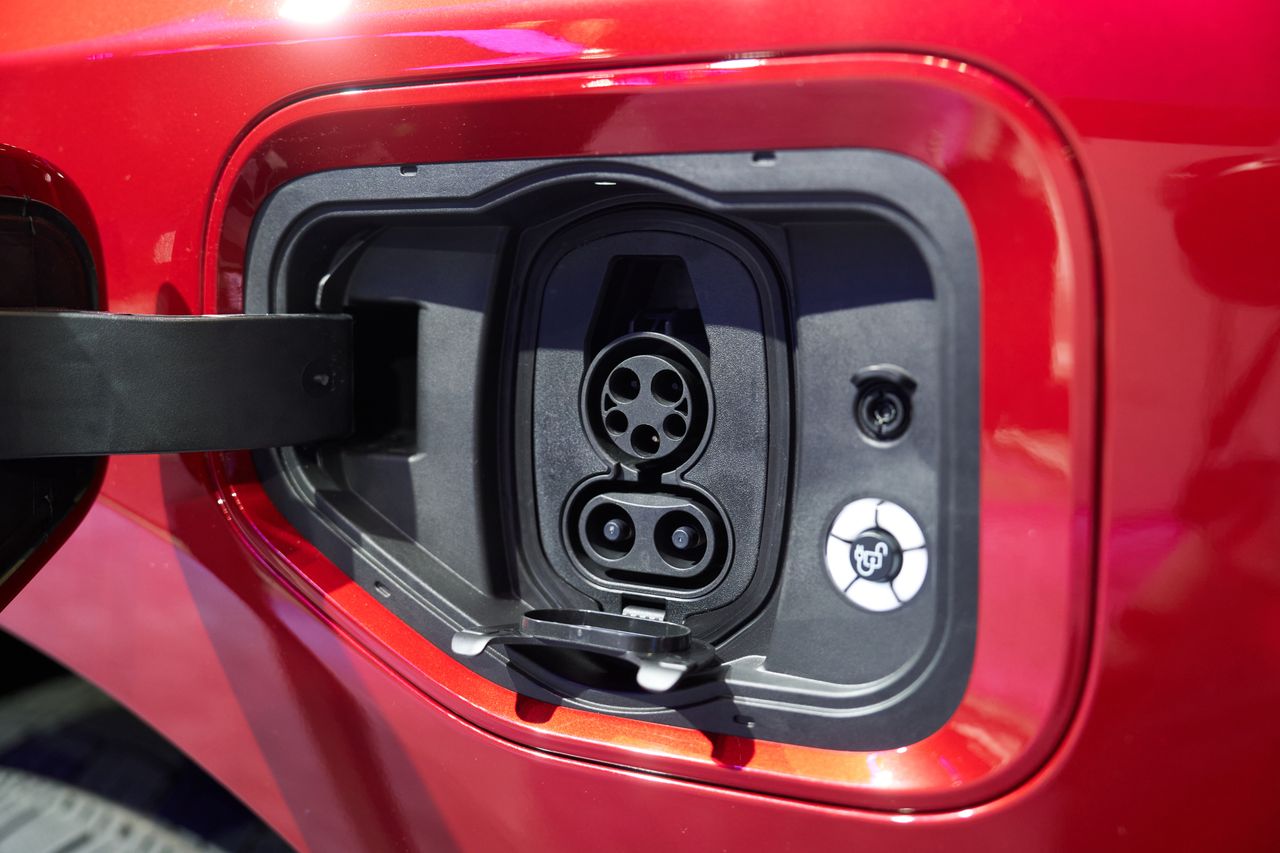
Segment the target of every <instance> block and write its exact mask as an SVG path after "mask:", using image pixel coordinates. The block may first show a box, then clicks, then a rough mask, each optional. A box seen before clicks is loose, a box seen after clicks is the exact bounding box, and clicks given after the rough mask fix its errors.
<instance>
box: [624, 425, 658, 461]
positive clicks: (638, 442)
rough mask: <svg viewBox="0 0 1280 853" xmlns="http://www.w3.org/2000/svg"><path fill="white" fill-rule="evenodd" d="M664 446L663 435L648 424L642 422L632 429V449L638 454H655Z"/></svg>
mask: <svg viewBox="0 0 1280 853" xmlns="http://www.w3.org/2000/svg"><path fill="white" fill-rule="evenodd" d="M661 448H662V436H660V435H658V431H657V430H656V429H654V428H653V427H651V426H649V425H648V424H641V425H640V426H638V427H636V428H635V429H634V430H632V431H631V449H632V450H634V451H635V453H636V455H637V456H653V455H654V454H655V453H657V452H658V451H659V450H660V449H661Z"/></svg>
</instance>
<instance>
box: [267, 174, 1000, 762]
mask: <svg viewBox="0 0 1280 853" xmlns="http://www.w3.org/2000/svg"><path fill="white" fill-rule="evenodd" d="M245 296H246V310H247V311H250V312H259V313H267V312H286V311H287V312H298V311H305V310H317V311H337V310H346V311H348V312H349V313H351V314H352V315H353V316H354V317H355V318H356V320H355V323H356V330H355V334H356V348H357V349H356V366H355V370H356V388H357V391H356V394H357V399H358V400H360V401H362V402H360V403H359V404H358V405H359V407H360V408H359V409H358V410H357V413H356V416H357V417H356V423H357V436H356V439H353V440H351V441H348V442H344V443H334V444H324V445H315V446H309V447H299V448H292V449H287V450H283V451H273V452H269V453H261V454H259V455H258V462H259V465H260V468H261V470H262V472H263V476H264V480H265V482H266V485H267V488H268V491H269V492H270V493H271V495H272V497H273V499H274V500H275V501H276V503H277V504H278V505H279V507H280V509H281V510H282V512H284V514H285V515H286V516H287V517H288V518H289V519H290V521H291V522H292V523H293V524H294V525H295V526H297V527H298V529H299V530H301V531H302V532H303V533H304V535H306V536H307V537H308V538H309V539H311V541H313V542H314V543H315V544H316V545H317V546H318V547H319V548H320V549H321V550H323V551H324V552H325V553H326V554H327V555H328V556H329V557H330V558H331V559H333V560H334V561H335V562H336V563H337V564H338V565H339V566H341V567H342V568H343V569H344V570H345V571H347V572H348V573H349V574H350V575H351V577H352V578H353V579H354V580H355V581H356V582H357V583H360V584H361V585H363V586H365V587H366V588H368V589H371V590H375V591H376V592H377V593H378V594H379V595H380V596H381V597H382V600H383V601H384V602H385V603H386V605H387V606H388V607H389V608H391V609H392V610H393V611H394V612H395V613H397V614H398V615H399V616H401V617H402V618H404V619H405V620H406V621H408V622H409V623H410V624H412V625H413V626H414V627H415V628H417V629H418V630H419V631H420V632H421V633H422V634H423V635H424V636H426V637H427V638H428V639H429V640H431V641H432V642H435V643H436V644H438V645H441V646H442V647H447V646H448V643H449V638H450V636H451V635H452V634H453V633H454V632H455V631H458V630H460V629H471V628H474V627H476V626H484V625H510V624H514V623H517V622H519V620H520V619H521V617H522V616H523V614H524V613H526V612H527V611H529V610H534V609H539V608H555V609H558V610H566V609H567V610H573V609H584V610H599V611H604V612H609V613H616V614H626V615H628V616H630V617H633V618H648V619H654V618H657V619H662V620H665V621H667V622H670V623H674V624H681V625H684V626H686V627H687V628H688V629H689V630H690V632H691V636H692V637H693V638H694V639H696V640H697V641H698V642H700V643H706V644H709V645H710V647H711V648H712V649H713V650H714V654H715V655H716V657H717V659H718V660H719V662H720V665H719V666H718V667H712V668H702V667H700V668H699V669H698V673H697V674H696V676H691V677H689V678H685V679H682V680H681V681H680V682H679V684H676V685H675V686H673V687H672V688H671V689H669V690H667V692H665V693H662V694H660V695H655V694H650V693H647V692H645V691H643V690H639V689H637V688H636V685H635V679H634V677H633V676H628V675H626V674H625V673H620V672H619V670H618V667H619V666H626V664H625V663H624V664H619V663H618V662H617V661H616V660H612V659H606V658H602V657H599V656H594V655H592V654H591V653H589V652H584V651H582V650H572V649H570V650H565V649H563V648H551V647H541V646H537V645H533V646H525V645H519V644H517V645H511V646H501V647H490V648H488V649H487V650H485V651H484V652H483V653H480V654H477V655H476V656H474V657H466V658H464V660H465V662H466V663H467V665H468V666H471V667H472V668H474V669H475V670H476V671H477V672H479V673H481V674H483V675H484V676H486V677H487V678H490V679H491V680H494V681H496V682H499V683H501V684H503V685H505V686H508V687H510V688H511V689H514V690H517V691H519V692H522V693H525V694H529V695H533V696H536V697H538V698H540V699H543V700H546V701H551V702H557V703H563V704H571V705H576V706H578V707H584V708H589V709H591V710H594V711H598V712H602V713H609V714H615V715H620V716H630V715H635V716H639V717H643V718H644V719H646V720H650V721H660V722H665V723H668V724H671V725H680V726H694V727H697V728H701V729H704V730H708V731H715V732H725V733H731V734H737V735H744V736H751V737H760V738H765V739H770V740H779V741H787V742H795V743H803V744H810V745H814V746H822V747H829V748H847V749H854V748H856V749H876V748H890V747H895V746H901V745H904V744H907V743H911V742H914V741H916V740H919V739H920V738H922V737H924V736H926V735H928V734H930V733H931V732H933V731H934V730H936V729H937V728H938V727H939V726H940V725H941V724H942V723H943V722H945V720H946V719H947V718H948V717H949V716H950V714H951V713H952V712H953V710H954V709H955V707H956V706H957V704H958V703H959V700H960V698H961V696H962V694H963V692H964V688H965V686H966V684H967V680H968V674H969V667H970V664H971V660H972V654H973V643H974V633H975V624H976V607H977V583H978V563H977V541H978V538H977V537H978V529H977V507H978V404H979V377H980V365H979V360H978V359H979V346H978V344H979V339H980V328H979V325H980V318H979V301H978V277H977V269H976V258H975V251H974V246H973V237H972V233H971V230H970V227H969V223H968V219H967V216H966V214H965V211H964V209H963V206H962V205H961V203H960V201H959V199H958V197H957V196H956V194H955V192H954V191H953V190H952V189H951V187H950V186H949V185H948V184H947V183H946V182H945V180H943V179H942V178H941V177H940V176H939V175H937V174H936V173H934V172H933V171H931V170H930V169H928V168H927V167H925V166H923V165H921V164H919V163H917V162H915V161H912V160H908V159H906V158H902V157H898V156H896V155H890V154H886V153H883V152H876V151H864V150H822V151H779V152H768V156H760V155H758V154H757V155H753V154H752V153H751V152H741V153H725V154H696V155H663V156H644V157H624V158H610V159H593V160H585V159H584V160H560V161H510V162H496V163H458V164H434V165H420V166H418V167H417V168H416V170H412V169H403V170H402V169H400V168H398V167H388V168H371V169H354V170H346V171H339V172H330V173H323V174H318V175H313V176H309V177H306V178H302V179H299V180H297V181H294V182H293V183H291V184H288V185H286V186H285V187H282V188H281V189H280V190H278V191H277V192H276V193H275V194H273V196H272V197H271V198H270V199H269V200H268V201H267V203H266V204H265V205H264V207H263V209H262V210H261V212H260V214H259V216H258V219H257V221H256V224H255V229H254V233H253V235H252V239H251V243H250V247H249V261H248V266H247V270H246V280H245ZM362 326H363V328H362ZM415 330H416V333H415ZM362 340H363V341H365V342H366V343H367V346H366V347H365V348H364V349H363V350H362V348H361V341H362ZM636 342H638V343H636ZM641 344H642V345H641ZM635 346H639V348H638V349H634V350H631V349H627V348H628V347H635ZM611 347H612V348H614V349H611ZM362 352H364V353H366V355H365V356H364V357H363V358H362V356H361V353H362ZM615 355H616V356H618V357H617V358H614V356H615ZM637 356H643V357H645V358H650V357H652V358H655V359H659V360H665V361H663V363H662V364H657V363H656V362H655V363H649V362H644V363H639V362H634V363H632V367H634V368H635V372H636V373H637V376H638V375H639V373H640V372H643V371H648V370H650V369H652V371H653V372H652V373H646V374H645V375H646V376H650V375H651V376H653V377H656V376H657V372H658V371H660V370H665V369H670V370H671V371H672V372H673V373H674V374H675V375H676V376H677V378H678V379H679V385H680V386H681V388H680V390H681V392H682V395H681V396H680V397H679V398H678V399H677V398H676V397H675V391H671V393H670V394H668V395H667V397H668V398H670V399H668V400H667V402H668V403H669V404H670V408H671V409H672V411H673V412H675V411H677V410H676V407H677V406H680V405H682V404H684V409H683V410H681V411H680V412H679V413H680V414H681V416H682V418H683V422H684V430H685V431H684V433H683V434H682V435H678V436H674V437H671V438H670V440H669V441H668V440H665V439H662V438H660V439H659V441H658V442H656V443H654V442H653V441H652V438H651V437H646V436H644V435H643V434H642V436H641V439H642V440H643V442H647V443H643V442H642V444H640V445H637V444H636V443H635V441H636V439H634V438H633V437H632V433H633V432H634V430H633V429H632V428H631V427H632V425H631V420H632V419H634V420H636V421H637V422H643V423H644V424H647V425H650V426H653V425H654V424H657V423H659V421H657V420H655V418H656V414H655V412H656V413H658V414H661V412H662V411H664V410H661V409H658V408H654V407H656V406H660V405H666V403H663V399H666V398H663V397H662V395H661V394H658V395H657V396H655V397H654V398H653V399H652V400H647V401H643V402H644V407H642V408H643V411H642V409H641V408H637V409H635V410H634V416H633V415H632V414H628V429H626V430H621V429H615V430H613V431H612V432H611V431H610V429H609V426H608V424H607V423H606V420H605V419H606V418H607V416H608V412H609V411H612V410H613V409H618V408H622V405H621V403H622V402H628V403H629V400H621V398H620V397H619V396H617V395H614V396H613V397H607V396H606V390H607V388H608V382H609V378H610V377H611V376H612V375H613V372H614V371H615V370H616V368H617V367H618V366H619V365H621V364H622V363H623V362H625V361H626V360H627V359H628V358H634V357H637ZM611 359H612V360H611ZM596 365H599V369H598V370H597V369H596ZM883 365H892V366H894V369H895V370H901V371H903V372H904V373H905V374H906V375H907V376H909V377H910V380H911V383H912V386H913V387H912V388H911V390H910V392H909V396H910V399H909V406H910V415H909V416H910V420H909V424H908V426H907V428H906V429H905V430H904V431H903V432H901V433H900V434H897V435H894V436H892V438H891V439H890V440H878V439H877V438H876V437H875V436H869V435H868V434H867V433H866V432H865V431H864V430H863V429H861V428H860V427H859V426H858V420H857V417H856V401H857V399H858V395H859V387H860V386H859V384H858V383H857V382H855V379H856V378H857V377H859V376H863V377H865V376H866V371H868V370H874V369H876V368H877V367H878V366H883ZM629 369H630V368H629ZM362 376H363V377H365V379H364V380H363V383H362ZM624 378H625V377H624ZM362 384H364V385H366V386H369V387H374V388H376V389H377V391H376V393H365V392H362V391H361V390H360V389H361V387H362ZM622 384H623V383H621V382H620V384H619V387H622ZM626 385H627V387H629V388H630V389H631V391H628V390H626V389H625V388H624V389H623V391H622V392H620V393H621V396H622V397H625V396H626V395H627V394H628V393H632V391H635V393H636V396H637V398H638V397H639V391H638V390H636V386H635V385H634V383H626ZM669 387H671V388H674V387H675V385H670V386H669ZM654 393H655V394H656V393H657V392H654ZM362 394H363V396H362ZM611 400H612V403H613V406H612V407H610V401H611ZM616 420H617V419H616V418H615V421H616ZM615 425H616V424H615ZM655 428H656V427H655ZM618 436H623V437H624V438H621V439H619V438H618ZM638 446H639V447H642V448H645V447H648V448H653V452H651V453H643V452H637V451H636V448H637V447H638ZM868 496H873V497H879V498H883V499H887V500H890V501H893V502H894V503H896V504H898V505H900V506H902V507H905V508H907V510H908V511H909V512H910V513H911V514H912V515H913V516H914V517H915V519H916V520H917V521H918V523H919V525H920V526H921V527H922V528H923V530H924V532H925V535H926V538H927V540H928V543H929V556H930V569H929V574H928V576H927V579H926V581H925V584H924V586H923V587H922V588H921V590H920V592H919V593H918V594H917V595H915V597H914V598H913V599H912V600H911V601H910V602H908V603H907V604H905V605H904V606H902V607H901V608H899V609H897V610H894V611H892V612H886V613H872V612H868V611H866V610H863V609H860V608H858V607H856V606H854V605H853V604H851V603H850V602H849V601H847V600H846V599H845V598H844V597H842V596H841V594H840V592H839V590H837V589H836V588H835V587H834V586H833V585H832V584H831V582H830V580H829V579H828V577H827V576H826V571H825V569H824V564H823V559H824V550H823V549H824V543H825V541H826V538H827V532H828V527H829V525H830V524H831V522H832V519H833V518H834V517H835V515H836V513H837V512H838V510H839V509H840V507H842V506H843V505H844V504H846V503H848V502H849V501H852V500H854V499H856V498H861V497H868ZM607 504H609V505H612V507H613V508H614V509H615V510H616V509H618V508H621V509H622V510H625V513H624V514H625V515H626V516H627V519H626V520H627V524H628V527H627V529H626V530H625V531H624V534H620V535H621V536H622V539H623V540H625V539H626V536H627V535H629V536H630V537H631V541H630V543H629V544H628V546H627V548H628V550H626V551H625V552H624V555H625V554H634V556H633V557H627V558H626V559H625V560H624V559H622V558H619V557H617V556H616V555H614V556H611V554H610V549H609V547H607V542H606V540H600V539H598V538H597V539H593V538H592V537H597V536H598V534H599V533H600V530H602V529H603V528H598V527H595V526H591V525H594V524H596V522H595V521H592V522H591V524H588V518H589V517H591V518H594V516H592V513H595V512H596V511H597V509H598V508H599V507H600V506H604V505H607ZM606 508H607V507H606ZM610 511H611V512H612V511H613V510H610ZM676 512H687V513H688V517H687V518H686V517H685V516H679V515H675V516H672V519H674V520H669V521H664V517H665V515H668V514H671V513H676ZM616 517H621V516H620V515H618V514H617V513H615V514H614V515H612V516H611V515H609V513H608V512H606V513H604V514H603V515H601V516H600V517H599V519H598V522H599V524H601V525H602V524H604V523H605V522H606V521H608V520H609V519H610V518H616ZM690 519H692V521H693V522H694V523H692V524H688V523H687V522H689V521H690ZM660 525H666V526H664V527H661V531H660V533H661V537H659V527H660ZM682 525H683V526H685V527H688V528H689V529H688V530H685V531H684V532H683V533H682V534H681V538H680V540H679V541H682V542H683V541H686V539H688V541H692V542H695V543H698V542H700V545H701V547H702V548H703V550H702V551H698V550H697V548H698V547H699V545H694V546H692V547H693V548H694V550H693V552H691V553H693V554H694V555H695V556H696V559H691V560H686V561H684V562H683V563H682V562H681V560H679V559H675V560H672V559H671V554H670V553H666V554H664V553H663V552H662V550H661V548H660V547H659V545H658V544H657V543H658V542H660V541H666V542H668V543H670V542H672V541H674V540H672V538H671V537H672V535H673V531H674V529H675V528H676V527H680V526H682ZM698 525H702V526H703V527H705V530H702V531H699V528H698ZM699 536H701V537H702V538H701V540H699ZM642 540H643V541H642ZM663 547H668V551H669V550H670V546H669V545H668V546H663ZM637 549H641V550H637ZM614 550H617V549H614Z"/></svg>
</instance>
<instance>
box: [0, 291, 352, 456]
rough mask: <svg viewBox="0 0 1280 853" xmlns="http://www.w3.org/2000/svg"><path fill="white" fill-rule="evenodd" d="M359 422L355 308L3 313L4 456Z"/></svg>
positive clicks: (306, 436) (238, 439) (309, 432)
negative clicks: (189, 313) (328, 311)
mask: <svg viewBox="0 0 1280 853" xmlns="http://www.w3.org/2000/svg"><path fill="white" fill-rule="evenodd" d="M351 419H352V406H351V318H350V317H348V316H346V315H318V314H317V315H301V314H299V315H273V316H246V315H228V316H207V317H157V316H140V315H130V314H106V313H101V312H81V311H4V312H0V459H24V458H29V457H36V456H96V455H101V454H108V453H168V452H177V451H197V450H235V449H248V448H260V447H279V446H284V445H291V444H301V443H304V442H311V441H317V440H320V439H325V438H337V437H341V436H343V435H345V434H346V433H348V432H349V431H350V429H351Z"/></svg>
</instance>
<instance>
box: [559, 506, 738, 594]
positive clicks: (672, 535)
mask: <svg viewBox="0 0 1280 853" xmlns="http://www.w3.org/2000/svg"><path fill="white" fill-rule="evenodd" d="M609 485H610V484H609V483H608V481H602V482H596V483H592V484H588V486H587V487H586V488H584V489H583V490H580V491H579V492H578V493H577V494H575V495H574V496H573V497H571V498H570V499H569V502H568V504H567V505H566V507H565V513H564V529H565V536H566V539H567V540H568V542H569V550H570V553H571V554H572V555H573V556H574V558H575V561H576V562H577V563H578V565H579V567H580V568H581V569H582V570H583V571H584V572H585V573H586V574H587V575H588V576H589V577H591V578H592V579H593V580H595V581H597V582H601V581H603V582H605V583H609V584H611V585H618V584H625V585H628V586H631V587H645V588H647V589H649V590H652V591H653V592H655V593H658V594H662V595H668V594H674V595H688V594H690V593H696V592H698V591H699V590H702V589H705V588H706V587H708V586H709V585H711V584H712V583H714V582H715V581H716V580H717V579H718V578H719V577H720V576H721V575H722V574H723V572H724V570H725V569H726V568H727V567H728V564H729V558H730V556H731V548H730V545H729V527H728V524H727V522H726V521H725V518H724V514H723V512H722V511H721V510H719V509H718V508H717V507H715V506H714V505H713V503H712V502H711V501H710V500H709V499H707V498H705V497H702V496H698V497H695V496H693V495H692V494H673V493H669V492H641V491H601V489H602V488H603V489H607V488H609Z"/></svg>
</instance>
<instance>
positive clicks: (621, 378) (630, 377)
mask: <svg viewBox="0 0 1280 853" xmlns="http://www.w3.org/2000/svg"><path fill="white" fill-rule="evenodd" d="M609 393H611V394H613V396H614V397H617V398H618V399H619V400H634V399H635V398H636V396H637V395H638V394H639V393H640V377H639V376H636V372H635V371H634V370H632V369H631V368H629V367H615V368H614V369H613V373H610V374H609Z"/></svg>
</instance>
